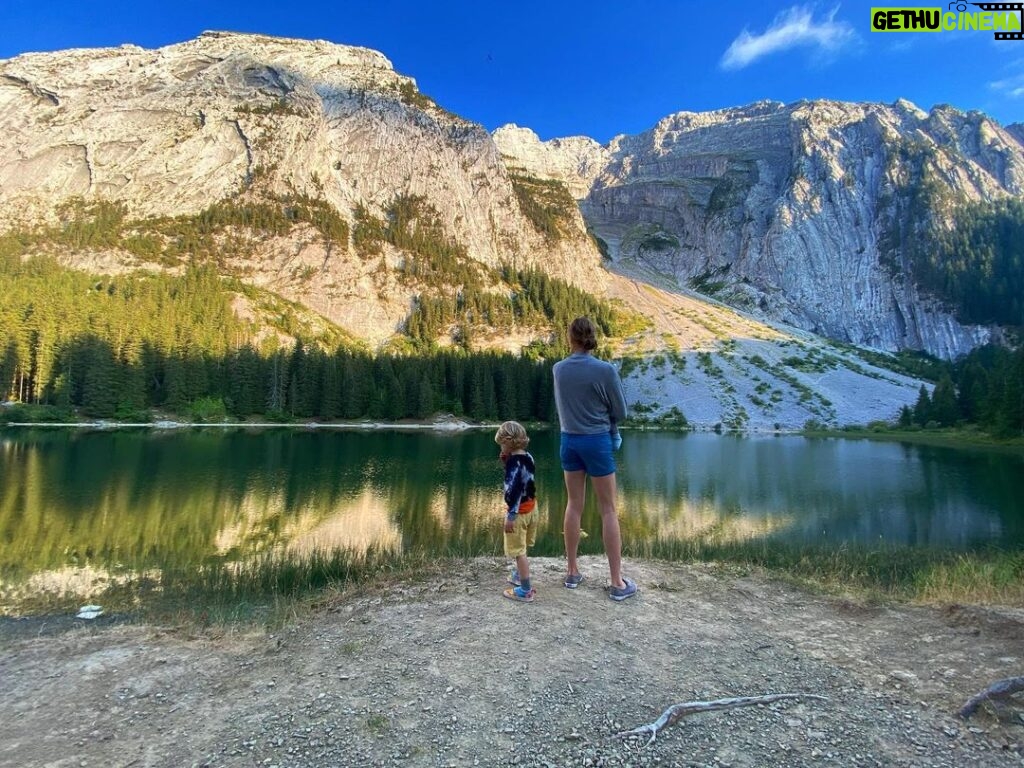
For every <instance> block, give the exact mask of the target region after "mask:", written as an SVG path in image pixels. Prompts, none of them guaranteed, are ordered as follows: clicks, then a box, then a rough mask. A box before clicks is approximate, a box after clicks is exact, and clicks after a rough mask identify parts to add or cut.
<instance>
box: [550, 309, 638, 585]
mask: <svg viewBox="0 0 1024 768" xmlns="http://www.w3.org/2000/svg"><path fill="white" fill-rule="evenodd" d="M569 346H570V348H571V350H572V353H571V354H570V355H569V356H568V357H567V358H565V359H564V360H560V361H559V362H557V363H555V367H554V375H555V405H556V407H557V408H558V423H559V425H560V427H561V430H562V442H561V449H560V457H561V460H562V472H563V474H564V476H565V489H566V491H568V494H569V501H568V503H567V504H566V505H565V524H564V535H565V555H566V558H567V560H568V561H569V562H568V566H569V567H568V573H567V574H566V576H565V586H566V588H568V589H576V587H578V586H579V585H580V583H581V582H582V581H583V574H581V573H580V568H579V563H578V562H577V560H576V550H577V549H578V547H579V543H580V518H581V517H582V515H583V501H584V499H585V498H586V491H587V476H588V475H589V476H590V482H591V484H592V485H593V486H594V493H596V494H597V508H598V511H599V512H600V513H601V533H602V539H603V540H604V551H605V554H606V555H607V556H608V570H609V571H610V573H611V587H610V589H609V591H608V596H609V597H611V599H612V600H616V601H621V600H625V599H626V598H628V597H632V596H633V595H635V594H636V584H635V583H634V582H633V581H631V580H630V579H626V578H623V576H622V537H621V535H620V533H619V518H618V516H617V515H616V513H615V494H616V490H615V459H614V457H613V456H612V450H613V449H616V448H618V447H619V446H620V445H621V444H622V438H621V437H620V436H619V431H618V424H619V423H620V422H621V421H622V420H623V419H625V418H626V398H625V396H624V395H623V393H622V382H621V381H620V379H619V373H618V371H616V370H615V368H614V367H613V366H612V365H611V364H610V363H606V362H604V361H603V360H598V359H597V358H595V357H594V356H593V355H592V354H591V353H592V352H593V351H594V350H595V349H597V328H596V327H595V326H594V323H593V322H592V321H591V320H590V319H589V318H586V317H577V318H576V319H575V320H573V321H572V323H571V324H570V325H569Z"/></svg>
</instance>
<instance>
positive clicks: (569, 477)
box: [562, 469, 587, 576]
mask: <svg viewBox="0 0 1024 768" xmlns="http://www.w3.org/2000/svg"><path fill="white" fill-rule="evenodd" d="M562 474H563V475H565V490H566V491H567V492H568V494H569V501H568V502H566V504H565V521H564V522H563V525H562V532H563V535H564V536H565V559H566V560H567V561H568V571H567V574H568V575H569V576H573V575H575V574H577V573H579V572H580V565H579V563H578V562H576V550H577V549H579V546H580V520H581V519H582V518H583V501H584V499H586V494H587V473H586V472H584V471H583V470H582V469H581V470H579V471H576V472H564V471H563V472H562Z"/></svg>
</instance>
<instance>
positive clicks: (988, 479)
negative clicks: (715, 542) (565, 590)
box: [620, 433, 1024, 548]
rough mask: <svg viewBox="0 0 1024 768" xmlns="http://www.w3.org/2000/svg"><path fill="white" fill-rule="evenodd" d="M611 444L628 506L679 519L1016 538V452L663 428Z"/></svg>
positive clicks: (760, 527)
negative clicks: (712, 515)
mask: <svg viewBox="0 0 1024 768" xmlns="http://www.w3.org/2000/svg"><path fill="white" fill-rule="evenodd" d="M623 450H624V455H623V461H622V463H623V471H622V473H621V478H622V479H621V481H620V484H621V485H622V487H623V495H624V497H625V498H626V499H629V500H632V507H633V509H634V510H635V511H636V512H637V513H638V514H642V515H645V516H655V517H664V516H668V517H669V518H671V519H676V518H686V519H687V520H689V522H688V523H685V524H683V523H677V525H678V526H679V529H680V530H693V531H701V530H705V529H706V528H707V527H708V524H707V523H706V522H701V521H702V520H705V519H706V518H707V516H708V513H709V510H716V511H717V516H718V517H719V518H720V519H729V518H737V517H738V518H739V519H742V520H743V521H745V522H743V523H742V524H741V522H740V521H739V520H737V521H735V522H733V523H732V526H733V527H734V529H735V531H736V532H737V533H739V532H741V531H742V530H744V529H745V528H748V529H749V530H750V531H751V533H752V534H753V535H755V536H757V535H765V534H767V533H769V532H770V531H772V532H774V535H775V536H776V537H778V538H784V539H792V540H796V541H800V542H810V543H813V542H815V541H825V542H840V541H844V542H851V543H860V544H873V543H878V542H885V543H887V544H894V545H922V546H936V547H954V548H961V547H965V546H969V545H971V544H973V543H979V542H993V541H1000V540H1005V539H1011V540H1013V541H1017V542H1019V541H1021V540H1022V539H1024V518H1022V515H1021V510H1020V508H1019V506H1018V504H1017V501H1016V499H1018V498H1020V497H1021V493H1022V492H1024V484H1022V482H1021V480H1020V479H1019V478H1020V476H1021V475H1020V474H1019V473H1020V469H1021V463H1022V462H1021V458H1020V457H1019V456H1016V457H1015V456H1008V455H1003V454H996V453H991V452H968V451H957V450H952V449H938V448H928V447H921V446H909V445H905V444H898V443H880V442H872V441H866V440H839V439H806V438H802V437H775V436H772V437H731V436H725V437H720V436H717V435H706V434H692V435H684V434H677V435H674V434H667V433H663V434H655V435H645V436H644V439H642V440H636V439H633V440H627V441H626V444H625V446H624V449H623ZM666 500H668V501H667V502H666ZM1014 510H1016V515H1015V514H1014Z"/></svg>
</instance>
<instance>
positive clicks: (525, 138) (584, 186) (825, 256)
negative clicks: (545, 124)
mask: <svg viewBox="0 0 1024 768" xmlns="http://www.w3.org/2000/svg"><path fill="white" fill-rule="evenodd" d="M494 137H495V141H496V142H497V144H498V146H499V147H500V148H501V151H502V153H503V154H504V155H505V156H506V159H507V161H508V162H510V163H516V164H519V165H521V166H523V167H526V168H530V169H531V170H532V171H533V172H535V173H538V174H546V175H548V176H549V177H551V178H556V179H559V180H562V181H564V182H565V183H566V184H567V185H568V186H569V187H570V188H571V189H574V190H577V194H578V198H579V200H580V207H581V209H582V211H583V215H584V218H585V219H586V222H587V225H588V227H589V228H590V229H591V231H592V232H594V233H595V234H596V235H597V236H598V237H599V238H600V239H601V240H602V241H603V243H604V245H605V247H606V249H607V252H608V254H609V256H610V257H611V259H612V261H614V262H619V261H635V262H637V263H642V264H645V265H647V266H650V267H652V268H654V269H655V270H657V271H659V272H661V273H664V274H666V275H669V276H671V277H672V278H674V279H676V280H677V281H678V282H679V283H680V284H681V285H683V286H688V287H691V288H694V289H696V290H697V291H700V292H701V293H705V294H710V295H714V296H716V297H717V298H720V299H722V300H723V301H726V302H728V303H729V304H731V305H733V306H737V307H740V308H743V309H746V310H749V311H752V312H755V313H757V314H758V315H759V316H761V317H764V318H769V319H773V320H777V321H782V322H785V323H789V324H791V325H795V326H797V327H800V328H803V329H807V330H810V331H813V332H814V333H818V334H821V335H824V336H828V337H830V338H833V339H838V340H841V341H846V342H850V343H853V344H858V345H865V346H870V347H874V348H878V349H885V350H890V351H895V350H900V349H907V348H909V349H919V350H924V351H927V352H930V353H932V354H935V355H938V356H941V357H945V358H952V357H955V356H957V355H960V354H963V353H965V352H967V351H969V350H970V349H972V348H974V347H975V346H977V345H979V344H981V343H984V342H985V341H987V340H989V339H991V338H992V337H993V335H994V334H997V333H998V329H994V328H990V327H979V326H972V325H965V324H963V323H961V322H959V321H958V320H957V319H956V317H955V316H954V313H953V312H952V311H950V310H949V308H948V307H946V306H944V304H943V302H941V301H939V300H937V299H936V297H934V296H929V295H927V294H926V293H925V292H923V291H922V290H921V289H920V288H919V287H918V286H917V285H916V284H915V281H914V280H913V279H911V278H910V276H909V270H908V268H907V265H906V263H905V261H906V257H905V254H904V250H905V249H904V246H905V239H906V238H907V237H908V236H909V237H916V236H920V235H921V234H922V230H921V228H923V227H929V226H930V227H943V226H948V223H949V220H948V216H949V212H950V211H951V210H952V209H953V208H955V207H956V205H958V204H962V203H966V202H970V201H992V200H997V199H1000V198H1004V197H1009V196H1014V197H1019V196H1020V195H1021V194H1022V193H1024V146H1022V144H1021V137H1022V133H1021V131H1020V126H1011V127H1009V128H1006V129H1004V128H1002V127H1000V126H999V125H998V124H997V123H995V122H994V121H992V120H990V119H989V118H987V117H986V116H985V115H983V114H981V113H978V112H970V113H963V112H960V111H958V110H956V109H953V108H952V107H947V106H940V107H936V108H935V109H933V110H932V111H931V112H930V113H927V112H924V111H922V110H920V109H918V108H917V107H915V106H914V105H913V104H911V103H909V102H906V101H899V102H897V103H895V104H892V105H883V104H850V103H839V102H829V101H811V102H800V103H795V104H789V105H784V104H780V103H775V102H761V103H757V104H752V105H750V106H747V107H741V108H736V109H723V110H718V111H714V112H707V113H692V112H680V113H677V114H674V115H670V116H668V117H666V118H664V119H663V120H661V121H659V122H658V124H657V125H655V126H654V127H653V128H651V129H650V130H648V131H646V132H644V133H641V134H638V135H635V136H625V135H624V136H618V137H616V138H615V139H613V140H612V141H611V142H610V143H609V144H608V145H607V146H604V147H601V146H597V145H595V144H593V143H590V144H588V143H587V140H585V139H579V138H573V139H557V140H552V141H548V142H541V141H539V139H537V137H536V136H535V135H532V136H531V135H529V133H528V132H525V131H524V130H523V129H520V128H516V127H514V126H507V127H504V128H501V129H499V130H497V131H496V132H495V134H494ZM602 166H603V167H602ZM922 189H927V190H928V191H929V192H930V197H928V198H925V197H924V196H923V195H922V192H921V190H922Z"/></svg>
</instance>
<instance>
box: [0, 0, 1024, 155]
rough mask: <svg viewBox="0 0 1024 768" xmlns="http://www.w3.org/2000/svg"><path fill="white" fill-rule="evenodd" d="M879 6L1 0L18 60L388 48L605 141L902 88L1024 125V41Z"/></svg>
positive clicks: (549, 123)
mask: <svg viewBox="0 0 1024 768" xmlns="http://www.w3.org/2000/svg"><path fill="white" fill-rule="evenodd" d="M876 2H877V0H876ZM882 5H889V6H893V5H895V4H894V3H887V4H882ZM871 6H872V2H871V1H870V0H857V1H856V2H851V1H850V0H847V1H846V2H843V3H829V4H824V3H791V2H779V3H775V2H752V1H750V0H733V1H732V2H711V1H707V2H663V1H660V0H658V1H655V0H636V2H633V3H623V2H615V3H611V2H608V3H605V2H600V1H595V2H586V3H585V2H557V1H556V0H550V2H534V1H533V0H524V1H523V2H518V3H502V4H488V3H485V2H477V3H468V2H462V1H461V0H452V1H450V2H443V1H442V2H420V3H413V2H398V1H397V0H377V1H376V2H344V1H343V0H335V1H334V2H321V1H320V0H306V1H305V2H292V3H285V2H280V0H278V1H277V2H273V3H270V2H263V1H262V0H248V2H236V0H220V1H218V0H205V2H196V1H195V0H177V1H175V0H164V1H163V2H147V1H146V0H135V2H125V1H124V0H93V2H88V3H87V2H81V0H75V1H74V2H69V1H68V0H31V1H27V0H0V58H11V57H13V56H16V55H18V54H20V53H25V52H29V51H52V50H59V49H63V48H84V47H104V46H116V45H120V44H122V43H134V44H137V45H141V46H144V47H159V46H163V45H168V44H171V43H175V42H181V41H183V40H187V39H190V38H192V37H195V36H196V35H198V34H199V33H200V32H202V31H203V30H207V29H229V30H235V31H241V32H260V33H264V34H271V35H279V36H286V37H302V38H318V39H325V40H330V41H332V42H336V43H344V44H350V45H362V46H367V47H370V48H375V49H377V50H379V51H381V52H383V53H384V54H385V55H386V56H387V57H388V58H389V59H390V60H391V61H392V62H393V63H394V65H395V68H396V69H397V70H398V71H399V72H402V73H403V74H406V75H411V76H412V77H415V78H416V80H417V82H418V84H419V87H420V89H421V90H422V91H423V92H424V93H427V94H429V95H430V96H432V97H433V98H434V99H435V100H437V101H438V102H439V103H440V104H441V105H442V106H444V107H446V108H448V109H450V110H452V111H453V112H457V113H459V114H461V115H462V116H464V117H466V118H469V119H471V120H475V121H477V122H479V123H482V124H483V125H484V126H486V127H487V128H489V129H494V128H496V127H498V126H499V125H502V124H504V123H509V122H514V123H517V124H519V125H525V126H528V127H530V128H533V129H534V130H535V131H537V133H538V134H539V135H540V136H541V138H543V139H549V138H553V137H556V136H569V135H579V134H584V135H588V136H592V137H594V138H596V139H598V140H599V141H602V142H604V141H607V140H608V139H610V138H611V137H612V136H614V135H615V134H617V133H637V132H639V131H642V130H645V129H647V128H649V127H650V126H651V125H653V124H654V123H655V122H657V120H658V119H660V118H661V117H664V116H665V115H667V114H670V113H672V112H677V111H680V110H690V111H703V110H710V109H717V108H721V107H729V106H736V105H741V104H747V103H750V102H752V101H756V100H759V99H774V100H777V101H783V102H791V101H796V100H799V99H814V98H830V99H840V100H849V101H882V102H892V101H895V100H896V99H897V98H901V97H902V98H907V99H910V100H911V101H913V102H914V103H916V104H917V105H918V106H920V107H923V108H925V109H929V108H931V107H932V106H933V105H935V104H939V103H947V104H952V105H953V106H955V107H958V108H960V109H964V110H970V109H978V110H981V111H983V112H986V113H988V114H990V115H991V116H993V117H994V118H995V119H996V120H998V121H999V122H1001V123H1003V124H1008V123H1012V122H1024V41H1020V42H1016V41H996V40H994V39H993V34H992V32H981V31H971V32H967V31H964V32H959V31H956V32H941V33H936V34H921V33H906V34H882V33H873V32H871V31H870V8H871ZM943 7H945V6H943Z"/></svg>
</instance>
